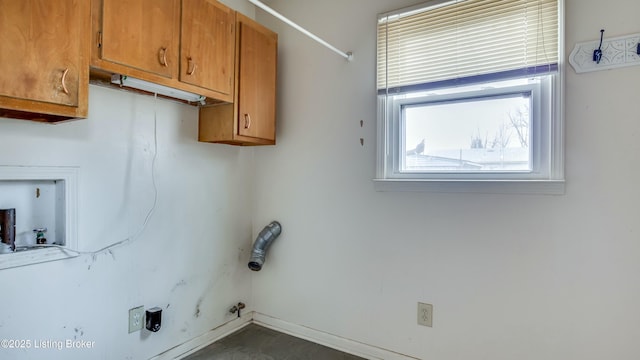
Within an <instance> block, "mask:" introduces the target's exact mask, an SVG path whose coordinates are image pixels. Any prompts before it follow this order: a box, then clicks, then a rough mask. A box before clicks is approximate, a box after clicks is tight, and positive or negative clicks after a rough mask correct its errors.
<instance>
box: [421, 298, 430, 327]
mask: <svg viewBox="0 0 640 360" xmlns="http://www.w3.org/2000/svg"><path fill="white" fill-rule="evenodd" d="M418 325H422V326H428V327H433V305H432V304H425V303H421V302H419V303H418Z"/></svg>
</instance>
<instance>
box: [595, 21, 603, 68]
mask: <svg viewBox="0 0 640 360" xmlns="http://www.w3.org/2000/svg"><path fill="white" fill-rule="evenodd" d="M602 39H604V29H602V30H600V45H599V46H598V48H597V49H596V50H593V61H595V62H596V64H600V61H601V60H602Z"/></svg>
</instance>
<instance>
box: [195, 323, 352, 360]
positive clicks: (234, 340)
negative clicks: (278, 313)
mask: <svg viewBox="0 0 640 360" xmlns="http://www.w3.org/2000/svg"><path fill="white" fill-rule="evenodd" d="M183 360H364V359H363V358H361V357H358V356H354V355H350V354H345V353H343V352H340V351H337V350H334V349H331V348H328V347H326V346H322V345H318V344H315V343H312V342H310V341H306V340H302V339H299V338H296V337H293V336H290V335H287V334H283V333H280V332H277V331H274V330H271V329H267V328H265V327H262V326H258V325H254V324H251V325H249V326H247V327H245V328H243V329H241V330H239V331H238V332H236V333H233V334H231V335H229V336H227V337H226V338H224V339H222V340H219V341H217V342H215V343H213V344H211V345H209V346H207V347H206V348H204V349H201V350H199V351H198V352H196V353H193V354H191V355H189V356H187V357H186V358H184V359H183Z"/></svg>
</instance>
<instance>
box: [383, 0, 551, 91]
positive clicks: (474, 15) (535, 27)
mask: <svg viewBox="0 0 640 360" xmlns="http://www.w3.org/2000/svg"><path fill="white" fill-rule="evenodd" d="M377 48H378V64H377V68H378V71H377V87H378V91H379V92H381V93H403V92H408V91H416V90H427V89H433V88H442V87H448V86H459V85H466V84H472V83H478V82H486V81H492V80H501V79H508V78H515V77H526V76H532V75H539V74H544V73H553V72H556V71H557V69H558V0H449V1H444V0H436V1H431V2H428V3H426V4H423V5H419V6H414V7H412V8H408V9H402V10H398V11H394V12H391V13H387V14H382V15H380V16H379V17H378V46H377Z"/></svg>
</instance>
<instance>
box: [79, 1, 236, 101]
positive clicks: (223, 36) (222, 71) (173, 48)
mask: <svg viewBox="0 0 640 360" xmlns="http://www.w3.org/2000/svg"><path fill="white" fill-rule="evenodd" d="M234 26H235V25H234V15H233V11H232V10H231V9H229V8H227V7H226V6H224V5H222V4H220V3H218V2H217V1H214V0H182V1H180V0H137V1H128V0H92V28H93V34H94V35H95V39H96V40H95V44H94V46H93V51H92V54H91V66H92V67H93V69H94V70H95V71H94V72H96V73H98V72H99V71H102V73H106V74H108V73H116V74H121V75H127V76H131V77H135V78H139V79H142V80H146V81H150V82H153V83H157V84H160V85H165V86H169V87H172V88H176V89H180V90H185V91H189V92H193V93H197V94H200V95H204V96H206V97H208V98H212V99H215V100H220V101H223V102H230V101H232V100H233V92H232V89H233V84H232V83H231V82H232V81H233V80H232V77H231V76H232V74H233V71H234V69H233V65H234V62H233V56H234V39H235V36H234V33H235V29H234Z"/></svg>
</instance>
